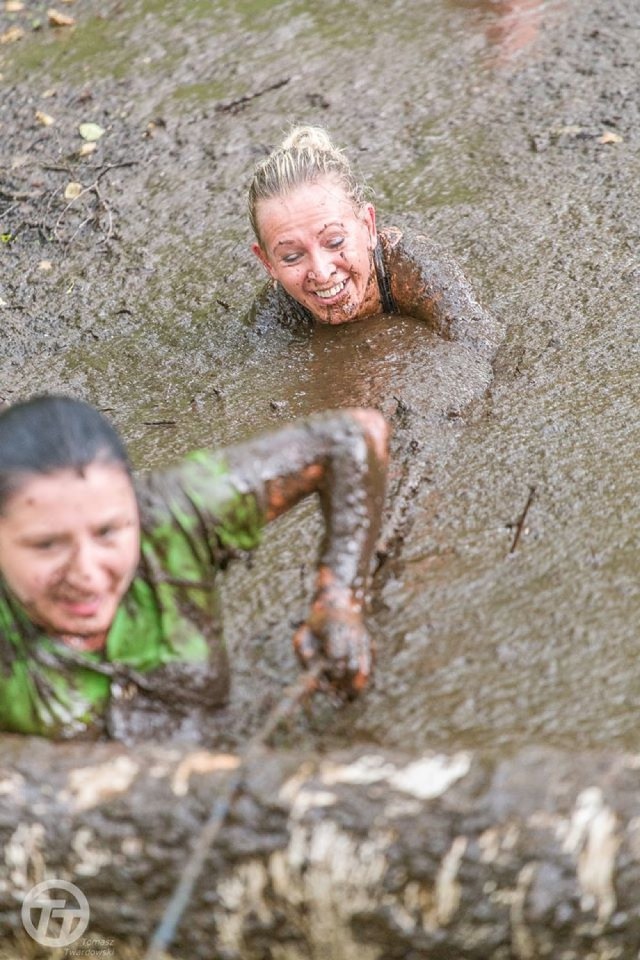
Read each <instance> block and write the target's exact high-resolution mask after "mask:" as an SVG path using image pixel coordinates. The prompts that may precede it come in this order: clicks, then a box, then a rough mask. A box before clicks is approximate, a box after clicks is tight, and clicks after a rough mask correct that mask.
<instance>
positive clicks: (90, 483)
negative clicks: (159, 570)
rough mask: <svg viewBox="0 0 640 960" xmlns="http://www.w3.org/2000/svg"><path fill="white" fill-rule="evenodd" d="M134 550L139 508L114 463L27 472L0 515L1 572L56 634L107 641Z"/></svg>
mask: <svg viewBox="0 0 640 960" xmlns="http://www.w3.org/2000/svg"><path fill="white" fill-rule="evenodd" d="M138 555H139V523H138V508H137V504H136V499H135V494H134V491H133V486H132V484H131V481H130V479H129V477H128V476H127V474H126V472H125V471H124V470H123V469H121V468H120V467H119V466H113V465H108V464H101V463H93V464H90V465H89V466H88V467H87V468H86V469H85V470H84V471H83V472H82V473H78V472H77V471H75V470H71V469H69V470H59V471H57V472H56V473H54V474H48V475H33V476H30V477H29V478H28V479H26V480H25V482H24V484H23V485H22V487H20V488H19V489H18V491H17V492H16V493H15V494H14V495H13V496H12V497H11V498H10V499H9V501H8V502H7V504H6V505H5V507H4V509H3V512H2V516H0V557H2V561H1V563H0V570H1V572H2V575H3V576H4V579H5V580H6V582H7V584H8V586H9V587H10V589H11V590H12V591H13V592H14V593H15V595H16V596H17V597H18V599H19V600H20V601H21V602H22V603H23V604H24V606H25V608H26V609H27V611H28V613H29V616H30V617H31V619H32V620H33V621H34V623H37V624H39V625H40V626H41V627H44V628H45V630H48V631H50V632H52V633H54V634H59V635H63V634H69V635H73V636H78V637H84V638H88V637H93V638H95V639H96V640H97V641H98V642H99V645H104V642H105V639H106V634H107V632H108V630H109V627H110V626H111V623H112V622H113V618H114V617H115V614H116V610H117V609H118V604H119V602H120V600H121V599H122V597H123V595H124V593H125V591H126V589H127V587H128V586H129V583H130V582H131V579H132V577H133V574H134V571H135V569H136V566H137V563H138Z"/></svg>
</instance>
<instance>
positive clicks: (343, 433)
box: [224, 409, 388, 694]
mask: <svg viewBox="0 0 640 960" xmlns="http://www.w3.org/2000/svg"><path fill="white" fill-rule="evenodd" d="M387 440H388V427H387V424H386V422H385V420H384V419H383V417H382V416H381V415H380V414H379V413H378V412H377V411H375V410H359V409H347V410H342V411H337V412H330V413H325V414H319V415H316V416H313V417H310V418H309V419H307V420H304V421H301V422H298V423H293V424H291V425H290V426H286V427H283V428H282V429H280V430H278V431H275V432H273V433H270V434H266V435H264V436H261V437H259V438H257V439H255V440H251V441H249V442H247V443H244V444H240V445H238V446H235V447H231V448H228V449H227V450H225V451H224V456H225V459H226V461H227V463H228V465H229V467H230V469H231V475H232V477H233V481H234V483H235V484H237V485H238V487H239V488H241V489H243V490H244V491H246V492H247V493H253V494H254V495H255V496H256V497H257V498H258V500H259V501H260V502H261V503H262V504H263V507H264V509H265V513H266V517H267V520H273V519H275V518H276V517H278V516H280V515H281V514H282V513H285V512H286V511H287V510H289V509H291V508H292V507H293V506H295V504H296V503H298V502H299V501H300V500H301V499H303V498H304V497H306V496H309V495H310V494H312V493H318V494H319V497H320V502H321V505H322V511H323V515H324V521H325V532H324V537H323V542H322V546H321V550H320V559H319V563H318V568H317V575H316V586H315V592H314V596H313V600H312V603H311V609H310V612H309V615H308V617H307V619H306V621H305V623H304V624H303V625H302V626H301V627H300V628H299V630H298V631H297V633H296V635H295V637H294V645H295V648H296V652H297V654H298V656H299V658H300V659H301V661H302V662H303V663H304V664H305V665H309V666H310V665H312V664H313V663H314V662H316V661H317V659H318V658H324V659H326V660H327V663H328V667H327V674H328V676H329V677H330V679H331V681H332V682H333V683H334V685H335V686H336V687H337V688H339V689H340V690H341V691H343V692H345V693H347V694H354V693H357V692H358V691H359V690H361V689H362V688H363V687H364V686H366V683H367V680H368V678H369V675H370V673H371V665H372V652H371V643H370V638H369V634H368V632H367V629H366V627H365V625H364V607H365V600H366V592H367V586H368V577H369V571H370V566H371V558H372V554H373V551H374V547H375V541H376V537H377V534H378V531H379V527H380V516H381V511H382V504H383V499H384V491H385V478H386V466H387V458H388V454H387Z"/></svg>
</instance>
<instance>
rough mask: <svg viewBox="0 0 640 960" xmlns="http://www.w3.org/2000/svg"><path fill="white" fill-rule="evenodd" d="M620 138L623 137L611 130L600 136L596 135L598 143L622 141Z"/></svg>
mask: <svg viewBox="0 0 640 960" xmlns="http://www.w3.org/2000/svg"><path fill="white" fill-rule="evenodd" d="M622 140H623V137H621V136H620V134H619V133H614V132H613V130H607V131H606V133H603V134H602V136H601V137H598V143H622Z"/></svg>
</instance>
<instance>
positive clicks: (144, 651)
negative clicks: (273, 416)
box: [0, 451, 265, 738]
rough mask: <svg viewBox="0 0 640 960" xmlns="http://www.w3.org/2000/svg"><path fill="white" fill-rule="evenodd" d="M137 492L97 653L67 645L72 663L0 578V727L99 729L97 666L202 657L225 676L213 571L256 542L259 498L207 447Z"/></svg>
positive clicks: (106, 683) (150, 666) (101, 677)
mask: <svg viewBox="0 0 640 960" xmlns="http://www.w3.org/2000/svg"><path fill="white" fill-rule="evenodd" d="M136 493H137V497H138V503H139V506H140V515H141V524H142V531H141V557H140V563H139V566H138V570H137V572H136V575H135V577H134V579H133V582H132V583H131V586H130V587H129V590H128V591H127V593H126V595H125V596H124V598H123V600H122V601H121V604H120V607H119V609H118V611H117V614H116V617H115V620H114V622H113V624H112V627H111V629H110V631H109V635H108V638H107V644H106V649H105V651H104V652H102V653H90V652H82V653H76V652H74V653H73V661H72V662H70V661H69V659H68V656H67V649H66V648H65V647H64V645H63V644H62V643H61V642H60V641H58V640H56V639H55V638H54V637H50V636H47V635H45V634H43V633H42V632H41V631H40V629H39V628H37V627H35V626H34V625H33V624H32V623H31V622H30V620H29V618H28V617H27V615H26V613H25V611H24V610H23V609H22V607H21V605H20V604H19V602H18V601H17V600H16V599H15V598H14V597H13V596H12V595H11V593H10V591H9V590H8V588H7V586H6V584H4V583H3V581H2V579H0V729H2V730H5V731H11V732H18V733H27V734H39V735H42V736H48V737H56V738H67V737H73V736H78V735H81V734H86V733H87V732H88V731H90V730H92V729H94V728H96V729H99V728H100V726H101V721H102V718H103V715H104V713H105V711H106V710H107V707H108V704H109V700H110V694H111V684H112V682H113V679H112V677H111V676H107V675H105V673H104V672H99V671H100V668H101V667H102V669H103V670H104V665H105V664H106V665H108V664H113V665H122V666H123V667H125V668H130V669H131V670H135V671H136V672H138V673H140V674H143V675H144V674H148V673H150V672H151V671H153V670H154V668H157V667H160V666H163V665H168V664H174V663H187V664H194V665H195V664H202V665H203V667H204V666H205V665H206V666H207V667H213V668H214V669H215V668H216V667H218V668H219V671H218V672H219V673H222V674H224V675H226V670H227V665H226V653H225V650H224V646H223V639H222V623H221V611H220V597H219V589H218V588H217V587H216V583H215V578H216V572H217V571H218V570H219V569H220V568H221V567H223V566H225V564H226V562H227V561H228V559H229V558H230V557H231V556H233V555H234V554H237V552H238V551H244V550H252V549H253V548H255V547H256V546H257V545H258V543H259V541H260V533H261V529H262V526H263V524H264V519H265V518H264V509H263V506H262V505H261V504H260V503H259V502H258V500H257V498H256V496H255V495H254V494H251V493H247V492H243V491H242V490H240V489H239V488H238V486H237V485H236V484H235V483H234V480H233V478H232V477H231V475H230V473H229V469H228V466H227V464H226V462H225V460H224V457H223V456H222V455H221V454H214V453H211V452H208V451H197V452H195V453H192V454H190V455H189V456H188V457H187V458H186V459H185V460H184V461H183V462H182V463H181V464H180V465H179V466H178V467H176V468H173V469H172V470H169V471H166V472H162V473H151V474H149V475H147V476H146V477H144V478H142V479H140V480H137V481H136ZM85 662H86V667H85V666H84V665H83V664H84V663H85ZM92 663H93V664H96V665H97V666H96V667H94V668H93V669H92V667H91V664H92Z"/></svg>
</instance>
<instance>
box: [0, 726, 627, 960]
mask: <svg viewBox="0 0 640 960" xmlns="http://www.w3.org/2000/svg"><path fill="white" fill-rule="evenodd" d="M233 763H234V758H232V757H230V756H228V755H223V754H215V753H211V752H206V751H202V750H197V751H196V750H191V749H188V748H180V749H175V748H173V749H171V750H168V749H163V748H160V747H158V746H145V747H144V748H137V749H136V750H135V751H130V750H127V749H125V748H124V747H122V746H120V745H118V744H95V745H86V744H85V745H81V746H79V745H75V744H74V745H70V744H69V745H59V744H58V745H53V744H50V743H48V742H46V741H43V740H38V739H21V738H12V737H8V738H3V741H2V745H1V748H0V767H1V770H0V831H1V839H2V845H3V857H2V864H1V866H0V911H1V912H0V923H1V931H2V937H1V942H2V947H1V948H0V955H2V956H3V957H4V956H7V957H8V956H20V957H24V956H29V957H32V956H33V957H35V956H39V954H37V951H34V950H33V947H34V945H33V943H32V941H31V940H29V938H28V937H27V936H26V934H25V932H24V930H23V926H22V921H21V905H22V901H23V899H24V896H25V893H26V892H27V891H28V890H29V889H30V888H31V887H32V886H33V885H34V884H36V883H38V882H40V881H42V880H45V879H49V878H58V879H60V878H62V879H66V880H70V881H72V882H73V883H74V884H76V885H77V886H78V887H79V888H80V889H81V890H82V891H83V892H84V894H85V895H86V897H87V899H88V901H89V904H90V910H91V914H90V923H89V926H88V928H87V931H86V933H85V935H84V938H83V939H82V940H79V941H78V942H77V943H76V944H74V949H75V953H74V955H75V956H79V957H82V956H84V954H83V952H82V944H83V942H85V941H86V938H87V937H88V938H90V942H95V941H96V938H104V939H105V941H106V940H107V939H108V941H109V943H110V947H109V950H110V953H108V954H105V955H110V956H113V957H116V958H120V957H123V958H124V957H126V958H128V960H129V958H132V957H137V956H141V955H142V952H143V947H144V945H145V944H146V943H147V942H148V939H149V937H150V935H151V934H152V932H153V930H154V928H155V925H156V923H157V922H158V920H159V919H160V917H161V914H162V909H163V907H164V906H165V905H166V902H167V900H168V898H169V896H170V894H171V892H172V889H173V887H174V884H175V882H176V879H177V877H178V875H179V873H180V870H181V868H182V867H183V866H184V863H185V860H186V857H187V855H188V850H189V846H190V843H191V842H192V839H193V838H194V837H195V836H196V835H197V832H198V829H199V827H200V826H201V824H202V823H203V821H204V820H205V818H206V816H207V814H208V812H209V810H210V807H211V804H212V802H213V799H214V797H215V796H216V794H218V793H220V791H221V790H222V789H223V786H224V782H225V776H227V773H226V772H225V771H228V770H229V769H230V768H231V767H232V765H233ZM639 945H640V757H637V756H629V755H626V756H620V755H619V756H617V757H611V756H610V755H609V756H604V755H603V754H588V755H584V754H582V755H577V754H566V753H562V752H559V751H555V750H551V749H547V748H530V749H528V750H526V751H522V752H520V753H518V754H516V755H514V756H512V757H510V758H509V759H504V760H496V759H491V758H489V757H482V756H479V755H475V754H471V753H466V752H459V753H456V754H449V755H443V754H433V753H425V754H424V755H422V756H417V757H416V756H414V757H409V756H405V757H399V756H398V755H397V754H390V753H388V752H383V751H378V750H374V749H371V750H366V749H363V748H360V749H359V750H358V751H353V752H350V753H341V754H332V755H328V756H325V757H322V758H318V757H311V756H308V755H303V754H291V753H282V752H276V751H270V752H266V753H265V754H264V758H263V759H261V760H260V762H259V763H255V764H253V765H252V766H251V768H250V769H248V770H247V776H246V778H245V780H244V781H243V788H242V792H241V793H240V795H239V796H238V797H237V799H236V801H235V803H234V805H233V808H232V812H231V815H230V816H229V818H228V820H227V823H226V825H225V827H224V829H223V831H222V833H221V834H220V836H219V838H218V842H217V844H216V845H215V848H214V849H213V850H212V851H211V854H210V857H209V860H208V863H207V868H206V870H205V872H204V875H203V876H202V877H201V878H200V881H199V883H198V885H197V891H196V894H195V895H194V897H193V898H192V900H191V902H190V904H189V908H188V912H187V914H186V915H185V917H184V918H183V922H182V923H181V926H180V930H179V934H178V937H177V939H176V942H175V943H174V945H173V948H172V956H174V957H181V958H189V960H212V958H214V957H215V958H221V960H231V958H242V960H253V958H255V960H258V958H265V957H270V958H277V960H298V958H300V960H302V958H331V960H374V958H375V960H382V958H384V960H391V958H395V957H397V958H402V960H408V958H419V957H427V956H428V957H429V958H430V960H437V958H448V960H450V958H452V957H455V958H478V960H487V958H496V960H507V958H518V960H535V958H539V957H547V956H548V957H553V958H554V960H560V958H562V960H569V958H576V960H578V958H580V960H583V958H586V957H589V958H593V960H596V958H602V960H604V958H605V957H606V958H613V957H615V958H627V957H628V958H631V957H633V958H634V960H635V958H637V956H638V947H639ZM27 948H29V949H27ZM3 949H4V950H5V951H6V950H8V951H9V952H8V953H2V950H3ZM70 949H71V948H70ZM29 950H31V951H32V952H29ZM45 954H46V955H47V956H50V951H49V953H46V951H45ZM45 954H43V955H45ZM66 955H67V954H65V956H66ZM87 955H88V954H87Z"/></svg>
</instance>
